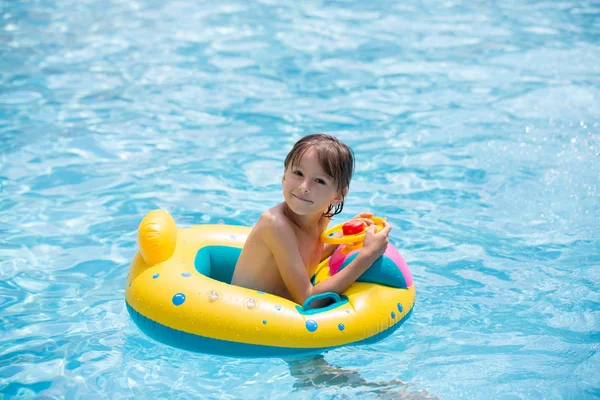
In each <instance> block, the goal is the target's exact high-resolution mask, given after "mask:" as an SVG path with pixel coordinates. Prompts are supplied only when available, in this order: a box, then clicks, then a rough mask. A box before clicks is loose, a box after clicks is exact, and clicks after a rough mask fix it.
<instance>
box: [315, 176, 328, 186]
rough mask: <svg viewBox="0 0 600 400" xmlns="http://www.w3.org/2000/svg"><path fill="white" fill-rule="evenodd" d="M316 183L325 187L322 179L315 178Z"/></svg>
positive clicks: (325, 183)
mask: <svg viewBox="0 0 600 400" xmlns="http://www.w3.org/2000/svg"><path fill="white" fill-rule="evenodd" d="M317 183H318V184H321V185H327V182H325V181H324V180H323V179H321V178H317Z"/></svg>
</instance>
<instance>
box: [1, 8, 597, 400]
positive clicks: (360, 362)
mask: <svg viewBox="0 0 600 400" xmlns="http://www.w3.org/2000/svg"><path fill="white" fill-rule="evenodd" d="M298 3H299V2H292V1H283V2H275V1H259V2H251V3H247V2H241V1H238V2H235V1H227V2H217V3H216V4H215V3H214V2H195V1H187V0H184V1H173V2H166V1H161V0H149V1H122V0H114V1H109V2H104V1H98V0H86V1H61V0H57V1H38V2H5V3H3V4H2V5H0V9H1V10H2V24H0V54H1V57H0V116H1V118H0V321H1V324H0V325H1V328H0V393H1V394H2V395H0V397H5V398H12V397H14V396H18V395H20V396H23V397H35V396H42V397H44V398H63V397H67V398H80V397H81V398H131V397H136V398H146V397H158V398H167V397H168V398H192V397H197V398H218V399H227V398H256V397H257V396H258V395H259V394H260V396H264V397H271V398H285V399H289V398H298V399H304V398H316V399H329V398H338V399H342V398H361V399H362V398H399V397H401V396H405V397H408V398H437V397H439V398H444V399H488V398H507V399H517V398H525V399H559V398H573V399H586V398H595V397H598V396H600V374H598V372H597V371H598V370H599V369H600V355H599V353H598V350H599V347H600V344H599V343H600V311H599V309H600V306H599V305H600V283H599V282H600V255H599V254H600V251H599V250H600V207H599V206H600V201H599V199H600V197H599V196H600V190H599V179H598V177H599V176H600V155H599V153H600V125H599V124H600V111H599V110H600V82H599V80H598V77H599V76H600V67H599V66H600V51H599V50H600V40H599V39H598V38H599V37H600V36H599V33H600V32H599V31H600V26H599V25H598V17H599V14H600V5H599V4H598V3H597V2H594V1H574V0H567V1H562V2H544V1H526V2H521V1H514V0H509V1H505V2H501V3H499V2H491V1H482V2H467V1H452V0H451V1H445V2H434V1H425V2H417V1H408V2H391V1H380V2H345V1H339V2H327V1H324V2H312V1H311V2H302V4H298ZM400 3H401V4H400ZM315 131H322V132H327V133H332V134H335V135H337V136H339V137H340V138H341V139H342V140H344V141H346V142H348V143H349V144H350V145H352V147H353V148H354V150H355V152H356V156H357V173H356V175H355V178H354V180H353V183H352V186H351V192H350V195H349V196H348V199H347V202H346V207H345V209H344V213H343V216H342V217H343V218H347V217H350V216H352V215H354V214H355V213H357V212H360V211H363V210H372V211H374V212H375V213H377V214H380V215H385V216H387V217H388V218H389V220H390V221H391V223H392V224H393V226H394V230H393V231H392V234H391V236H392V241H393V243H394V244H395V245H396V247H397V248H399V249H400V250H401V251H402V253H403V255H404V257H405V258H406V260H407V262H408V263H409V265H410V267H411V270H412V272H413V276H414V278H415V281H416V287H417V302H416V305H415V310H414V313H413V315H412V316H411V318H410V319H409V320H408V321H407V322H406V323H405V324H404V325H403V326H402V327H401V328H400V329H399V330H398V331H397V332H396V333H395V334H394V335H393V336H391V337H390V338H388V339H387V340H385V341H383V342H381V343H378V344H375V345H370V346H366V347H356V348H352V347H351V348H342V349H339V350H335V351H332V352H329V353H327V354H325V355H324V356H323V357H321V358H314V359H311V360H297V359H292V360H281V359H268V360H266V361H265V360H260V359H259V360H254V359H232V358H221V357H216V356H207V355H202V354H195V353H188V352H184V351H180V350H177V349H174V348H171V347H167V346H164V345H161V344H158V343H156V342H154V341H152V340H151V339H149V338H147V337H146V336H144V335H143V334H142V333H141V332H140V331H139V329H138V328H137V327H136V326H135V325H134V324H133V323H132V322H131V320H130V319H129V317H128V315H127V311H126V307H125V302H124V300H123V294H124V282H125V278H126V275H127V270H128V265H129V262H130V260H131V257H132V256H133V254H134V252H135V251H136V228H137V225H138V223H139V222H140V220H141V218H142V217H143V216H144V215H145V214H146V212H148V211H150V210H151V209H154V208H163V209H166V210H168V211H169V212H171V213H172V214H173V216H174V217H175V219H176V221H177V223H178V224H180V225H182V226H189V225H192V224H200V223H216V222H219V221H222V222H224V223H228V224H243V225H252V224H253V223H254V221H255V220H256V219H257V217H258V216H259V215H260V213H261V212H262V211H264V210H265V209H266V208H268V207H270V206H272V205H274V204H276V203H277V202H279V201H280V200H281V194H280V189H279V183H280V173H281V171H282V163H283V158H284V156H285V154H286V153H287V151H288V150H289V148H290V146H291V144H292V143H294V142H295V141H296V140H297V139H298V138H299V137H300V136H302V135H303V134H306V133H310V132H315ZM343 218H338V219H337V220H338V221H340V220H342V219H343Z"/></svg>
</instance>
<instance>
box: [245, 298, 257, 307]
mask: <svg viewBox="0 0 600 400" xmlns="http://www.w3.org/2000/svg"><path fill="white" fill-rule="evenodd" d="M245 304H246V308H249V309H253V308H254V307H256V300H254V299H246V303H245Z"/></svg>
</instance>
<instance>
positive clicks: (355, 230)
mask: <svg viewBox="0 0 600 400" xmlns="http://www.w3.org/2000/svg"><path fill="white" fill-rule="evenodd" d="M364 219H365V218H356V219H351V220H350V221H346V222H343V223H341V224H339V225H336V226H334V227H332V228H329V229H327V230H325V231H324V232H323V233H322V234H321V240H322V241H323V243H328V244H349V243H357V242H360V243H362V241H363V240H365V236H366V235H367V224H366V223H365V222H363V220H364ZM369 219H370V220H371V221H373V223H374V224H375V227H376V229H375V232H379V231H380V230H382V229H383V219H382V218H379V217H372V218H369ZM338 232H342V233H343V234H344V236H342V237H334V236H330V235H331V234H333V233H338Z"/></svg>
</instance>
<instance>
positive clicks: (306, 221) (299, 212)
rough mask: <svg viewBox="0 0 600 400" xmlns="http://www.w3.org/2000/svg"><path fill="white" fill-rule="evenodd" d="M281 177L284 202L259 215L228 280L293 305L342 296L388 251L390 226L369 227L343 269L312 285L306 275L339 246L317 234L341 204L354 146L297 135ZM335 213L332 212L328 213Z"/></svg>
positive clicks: (326, 137)
mask: <svg viewBox="0 0 600 400" xmlns="http://www.w3.org/2000/svg"><path fill="white" fill-rule="evenodd" d="M284 165H285V169H284V174H283V178H282V180H281V183H282V186H283V198H284V200H285V201H284V202H283V203H281V204H279V205H277V206H275V207H273V208H271V209H270V210H267V211H266V212H265V213H263V214H262V215H261V216H260V218H259V220H258V222H257V223H256V225H255V226H254V228H253V229H252V231H251V232H250V235H249V236H248V239H247V240H246V243H245V245H244V248H243V249H242V253H241V254H240V257H239V259H238V262H237V264H236V268H235V272H234V274H233V279H232V282H231V283H232V284H233V285H238V286H243V287H247V288H250V289H255V290H260V291H264V292H267V293H271V294H274V295H277V296H281V297H285V298H287V299H290V300H293V301H294V302H296V303H297V304H303V303H304V301H305V300H306V299H307V298H308V297H310V296H312V295H315V294H319V293H324V292H336V293H338V294H341V293H342V292H344V291H345V290H346V289H347V288H348V287H349V286H350V285H351V284H352V283H353V282H354V281H356V280H357V279H358V278H359V277H360V276H361V275H362V273H363V272H365V271H366V270H367V269H368V268H369V267H370V266H371V264H373V262H375V260H377V258H379V257H380V256H381V255H382V254H383V253H384V252H385V249H386V246H387V243H388V234H389V232H390V230H391V227H390V226H389V224H388V223H387V222H386V221H384V222H383V224H384V228H383V229H382V230H381V231H379V232H377V233H375V225H374V224H373V222H372V221H370V220H369V219H368V218H370V217H372V214H371V213H361V214H359V215H357V216H356V217H355V218H361V217H362V218H366V219H367V220H366V221H367V222H366V224H367V225H369V227H368V230H367V234H366V237H365V240H364V243H363V248H362V249H361V251H360V253H359V255H358V256H357V257H356V258H355V259H354V260H353V261H352V262H351V263H350V264H349V265H348V266H347V267H346V268H344V269H343V270H341V271H340V272H338V273H337V274H335V275H334V276H332V277H331V278H329V279H327V280H325V281H323V282H320V283H318V284H317V285H315V286H313V285H312V284H311V282H310V277H312V275H313V274H314V273H315V270H316V267H317V265H318V264H319V262H320V261H322V260H324V259H325V258H327V257H329V256H330V255H331V254H332V253H333V252H334V250H335V248H336V247H337V246H335V245H325V244H324V243H323V242H322V241H321V240H320V236H321V233H322V232H323V231H324V230H325V229H327V224H328V223H329V221H330V219H331V217H333V216H334V215H336V214H339V213H340V212H341V211H342V208H343V205H344V197H345V196H346V193H347V192H348V187H349V185H350V179H351V178H352V172H353V168H354V156H353V153H352V150H351V149H350V148H349V147H348V146H347V145H345V144H343V143H342V142H340V141H339V140H337V139H336V138H334V137H332V136H329V135H323V134H315V135H308V136H305V137H304V138H302V139H300V140H299V141H298V142H297V143H296V144H295V145H294V147H293V148H292V150H291V151H290V152H289V154H288V155H287V157H286V158H285V162H284ZM332 211H333V212H332Z"/></svg>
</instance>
